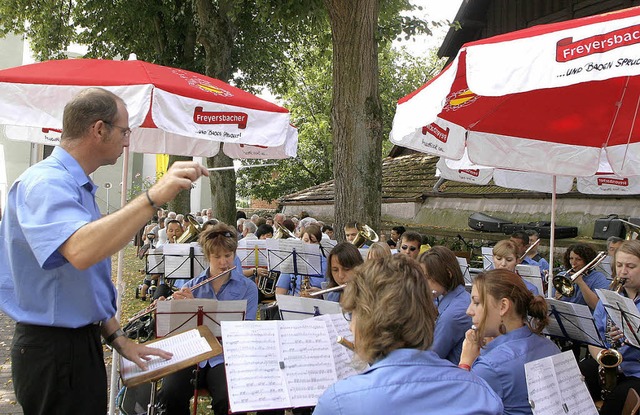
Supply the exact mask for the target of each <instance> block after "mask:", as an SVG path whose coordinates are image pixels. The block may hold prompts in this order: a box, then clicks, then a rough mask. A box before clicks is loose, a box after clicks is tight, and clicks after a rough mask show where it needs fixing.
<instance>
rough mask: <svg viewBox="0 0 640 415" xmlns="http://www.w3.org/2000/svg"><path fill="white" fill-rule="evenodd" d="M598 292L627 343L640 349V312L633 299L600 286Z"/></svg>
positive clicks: (608, 313)
mask: <svg viewBox="0 0 640 415" xmlns="http://www.w3.org/2000/svg"><path fill="white" fill-rule="evenodd" d="M596 294H598V298H600V301H602V305H603V306H604V308H605V311H606V312H607V315H608V316H609V318H611V320H613V322H614V323H615V325H616V326H618V328H620V330H622V335H623V336H624V338H625V344H627V345H629V346H633V347H635V348H636V349H640V334H639V333H638V332H639V331H640V313H639V312H638V308H637V306H636V305H635V303H634V302H633V300H631V299H630V298H627V297H624V296H622V295H620V294H618V293H616V292H615V291H611V290H603V289H600V288H598V289H596Z"/></svg>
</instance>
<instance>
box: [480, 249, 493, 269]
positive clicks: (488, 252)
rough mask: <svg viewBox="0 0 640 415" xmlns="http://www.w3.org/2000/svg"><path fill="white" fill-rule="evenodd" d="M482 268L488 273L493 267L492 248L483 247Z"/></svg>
mask: <svg viewBox="0 0 640 415" xmlns="http://www.w3.org/2000/svg"><path fill="white" fill-rule="evenodd" d="M481 249H482V268H483V269H484V270H485V271H489V270H490V269H491V268H492V267H493V248H491V247H489V246H483V247H482V248H481Z"/></svg>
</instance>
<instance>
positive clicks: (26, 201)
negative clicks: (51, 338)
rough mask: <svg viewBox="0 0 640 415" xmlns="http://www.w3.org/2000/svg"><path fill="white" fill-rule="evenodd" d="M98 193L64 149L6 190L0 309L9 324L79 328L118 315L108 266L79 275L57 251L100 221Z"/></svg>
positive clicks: (104, 263)
mask: <svg viewBox="0 0 640 415" xmlns="http://www.w3.org/2000/svg"><path fill="white" fill-rule="evenodd" d="M96 190H97V187H96V185H95V184H94V183H93V182H92V181H91V179H90V178H89V177H88V176H87V175H86V174H85V172H84V170H83V169H82V167H81V166H80V165H79V164H78V162H77V161H76V160H75V159H74V158H73V157H72V156H71V155H70V154H69V153H68V152H67V151H65V150H64V149H63V148H61V147H56V148H55V149H54V150H53V152H52V154H51V155H50V156H49V157H48V158H46V159H45V160H43V161H41V162H40V163H38V164H36V165H34V166H32V167H30V168H29V169H27V170H26V171H25V172H24V173H23V174H22V175H21V176H20V177H19V178H18V180H16V182H15V183H14V184H13V186H11V190H10V191H9V194H8V199H7V206H6V209H5V212H4V217H3V219H2V221H0V240H1V241H2V244H3V246H2V249H0V309H2V311H4V312H5V313H6V314H7V315H8V316H9V317H11V318H12V319H14V320H16V321H17V322H20V323H26V324H35V325H43V326H54V327H70V328H77V327H82V326H86V325H88V324H91V323H94V322H97V321H105V320H108V319H110V318H112V317H113V316H114V315H115V312H116V290H115V287H114V286H113V283H112V282H111V259H110V258H106V259H104V260H102V261H100V262H98V263H97V264H95V265H93V266H91V267H89V268H88V269H86V270H78V269H76V268H75V267H74V266H73V265H71V264H70V263H69V262H68V261H67V259H66V258H64V257H63V256H62V254H61V253H60V251H59V248H60V246H62V245H63V244H64V243H65V242H66V241H67V239H69V237H70V236H71V235H72V234H73V233H75V232H76V231H77V230H78V229H79V228H81V227H82V226H84V225H86V224H87V223H89V222H93V221H95V220H98V219H100V217H101V213H100V210H99V209H98V206H97V205H96V202H95V192H96ZM86 249H91V247H90V246H87V247H86Z"/></svg>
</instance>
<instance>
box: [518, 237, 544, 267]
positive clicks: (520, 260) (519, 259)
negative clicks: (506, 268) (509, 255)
mask: <svg viewBox="0 0 640 415" xmlns="http://www.w3.org/2000/svg"><path fill="white" fill-rule="evenodd" d="M539 243H540V239H538V240H537V241H535V242H534V243H532V244H531V245H530V246H529V248H527V250H526V251H524V254H522V256H521V257H520V258H518V263H520V262H522V261H523V260H524V259H525V258H526V257H527V255H528V254H529V252H531V250H532V249H533V248H535V247H536V246H538V244H539Z"/></svg>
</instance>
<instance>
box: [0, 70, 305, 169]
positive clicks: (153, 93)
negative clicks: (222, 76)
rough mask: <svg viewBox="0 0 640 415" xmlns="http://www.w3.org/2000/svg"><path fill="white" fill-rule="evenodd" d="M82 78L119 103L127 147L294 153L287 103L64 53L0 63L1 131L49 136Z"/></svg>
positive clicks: (51, 139)
mask: <svg viewBox="0 0 640 415" xmlns="http://www.w3.org/2000/svg"><path fill="white" fill-rule="evenodd" d="M90 86H97V87H102V88H104V89H107V90H109V91H111V92H113V93H115V94H116V95H118V96H119V97H121V98H122V99H123V100H124V101H125V103H126V104H127V109H128V111H129V125H130V126H131V129H132V130H133V133H132V136H131V140H130V142H131V143H130V150H131V151H134V152H138V153H167V154H174V155H188V156H203V157H210V156H213V155H215V154H217V152H218V151H219V148H220V144H219V143H224V151H225V152H226V153H227V154H229V155H231V156H232V157H235V158H286V157H293V156H295V154H296V147H297V131H296V130H295V128H293V127H291V125H290V124H289V111H288V110H287V109H285V108H283V107H280V106H278V105H276V104H273V103H270V102H268V101H266V100H263V99H261V98H259V97H256V96H254V95H252V94H250V93H248V92H245V91H243V90H241V89H239V88H236V87H233V86H231V85H229V84H227V83H225V82H222V81H220V80H217V79H214V78H210V77H207V76H204V75H200V74H197V73H195V72H190V71H186V70H182V69H177V68H171V67H166V66H160V65H154V64H151V63H148V62H144V61H138V60H129V61H112V60H101V59H66V60H56V61H47V62H42V63H35V64H32V65H24V66H19V67H16V68H9V69H5V70H1V71H0V124H2V125H4V126H5V133H6V135H7V136H8V137H9V138H12V139H20V140H29V141H35V142H44V143H46V144H55V143H56V141H58V140H59V132H60V129H61V128H62V112H63V109H64V105H63V103H65V102H68V101H69V100H70V99H71V98H72V97H74V96H75V95H76V94H77V93H79V92H80V91H81V90H82V89H85V88H87V87H90ZM56 132H57V134H58V136H57V139H56ZM267 148H268V149H269V151H265V149H267Z"/></svg>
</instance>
